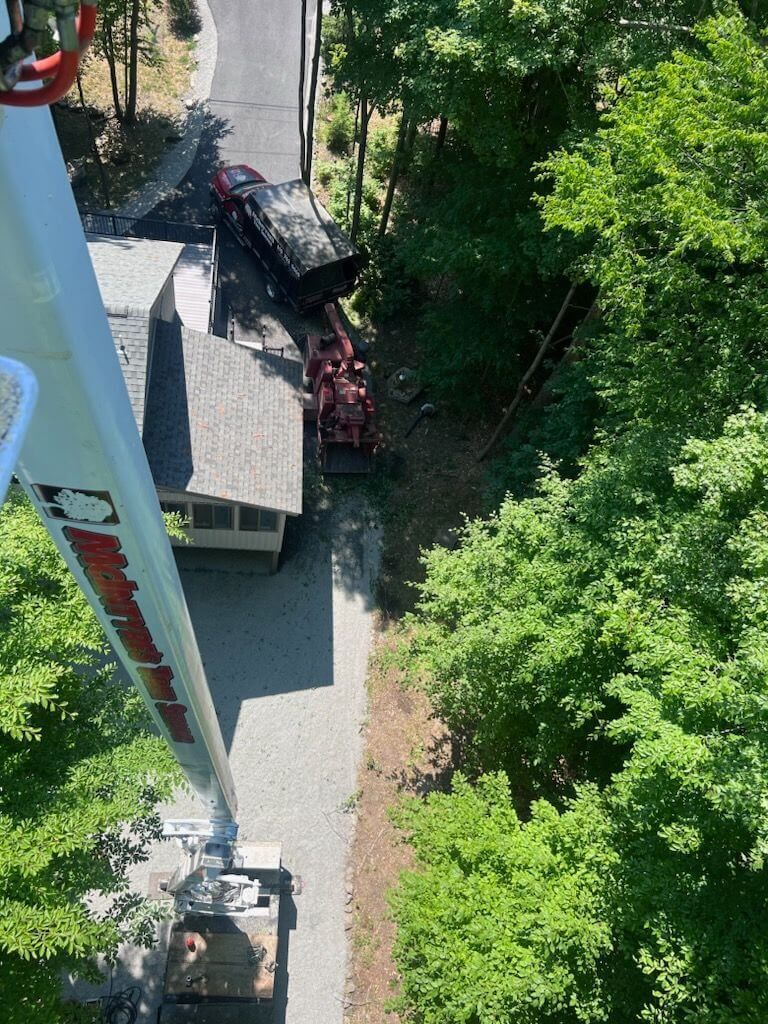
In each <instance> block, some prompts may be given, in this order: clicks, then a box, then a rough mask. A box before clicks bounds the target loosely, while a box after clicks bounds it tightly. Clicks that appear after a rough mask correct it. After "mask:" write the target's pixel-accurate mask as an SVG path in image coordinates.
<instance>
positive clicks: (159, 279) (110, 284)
mask: <svg viewBox="0 0 768 1024" xmlns="http://www.w3.org/2000/svg"><path fill="white" fill-rule="evenodd" d="M86 237H87V239H88V252H89V253H90V257H91V263H93V269H94V271H95V272H96V280H97V281H98V282H99V291H100V292H101V299H102V302H103V303H104V305H105V306H112V305H120V304H121V303H122V304H123V305H125V304H126V303H128V305H130V306H132V307H134V308H136V309H140V310H143V311H144V312H145V313H149V311H150V309H151V308H152V306H153V305H154V302H155V299H157V297H158V295H159V294H160V292H161V291H162V290H163V287H164V285H165V282H166V281H167V280H168V278H169V277H170V276H171V274H172V273H173V268H174V267H175V266H176V261H177V260H178V258H179V256H180V255H181V251H182V249H183V248H184V246H183V245H182V244H181V243H180V242H154V241H150V240H149V239H146V238H123V237H119V238H113V237H111V236H109V235H91V234H89V235H87V236H86Z"/></svg>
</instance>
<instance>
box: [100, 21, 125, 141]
mask: <svg viewBox="0 0 768 1024" xmlns="http://www.w3.org/2000/svg"><path fill="white" fill-rule="evenodd" d="M104 40H105V43H106V45H105V47H104V53H105V56H106V58H107V65H108V67H109V84H110V85H111V86H112V102H113V103H114V105H115V117H116V118H117V120H118V121H122V120H123V107H122V104H121V103H120V89H119V88H118V85H117V68H116V67H115V42H114V39H113V38H112V26H111V25H110V24H109V23H108V22H107V23H105V25H104Z"/></svg>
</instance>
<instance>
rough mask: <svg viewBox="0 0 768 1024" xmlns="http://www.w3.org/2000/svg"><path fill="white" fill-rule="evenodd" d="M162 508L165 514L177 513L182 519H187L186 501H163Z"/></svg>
mask: <svg viewBox="0 0 768 1024" xmlns="http://www.w3.org/2000/svg"><path fill="white" fill-rule="evenodd" d="M160 508H161V509H162V510H163V512H175V513H176V514H177V515H180V516H181V518H182V519H186V518H187V503H186V502H185V501H161V502H160Z"/></svg>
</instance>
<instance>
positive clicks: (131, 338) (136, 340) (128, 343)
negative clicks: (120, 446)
mask: <svg viewBox="0 0 768 1024" xmlns="http://www.w3.org/2000/svg"><path fill="white" fill-rule="evenodd" d="M107 319H108V320H109V327H110V330H111V331H112V337H113V338H114V339H115V349H116V351H117V359H118V362H119V363H120V369H121V370H122V371H123V379H124V380H125V386H126V388H127V389H128V397H129V398H130V400H131V408H132V409H133V415H134V416H135V417H136V424H137V426H138V428H139V434H141V432H142V430H143V429H144V397H145V392H146V385H147V355H148V352H149V329H150V321H149V316H148V315H147V313H145V312H143V311H142V310H141V309H137V308H135V307H133V306H125V305H123V306H119V305H108V306H107Z"/></svg>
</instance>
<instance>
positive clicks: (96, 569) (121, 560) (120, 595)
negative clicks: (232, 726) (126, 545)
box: [62, 526, 195, 743]
mask: <svg viewBox="0 0 768 1024" xmlns="http://www.w3.org/2000/svg"><path fill="white" fill-rule="evenodd" d="M62 533H63V534H64V536H65V537H66V538H67V541H68V542H69V546H70V547H71V548H72V551H73V552H74V554H75V555H76V556H77V560H78V562H79V563H80V565H81V566H82V568H83V572H84V573H85V578H86V579H87V580H88V582H89V583H90V585H91V587H92V589H93V591H94V593H95V594H96V596H97V597H98V599H99V602H100V604H101V606H102V607H103V609H104V611H105V612H106V613H107V615H108V616H109V621H110V623H111V624H112V626H113V627H114V629H115V631H116V633H117V636H118V639H119V640H120V643H121V644H122V646H123V647H124V649H125V651H126V653H127V654H128V657H129V658H130V659H131V661H134V662H136V665H137V666H138V667H137V672H138V674H139V677H140V678H141V680H142V682H143V683H144V685H145V687H146V688H147V692H148V693H149V695H150V697H151V698H152V700H153V701H154V703H155V707H156V708H157V711H158V714H159V715H160V717H161V718H162V720H163V722H164V723H165V725H166V728H167V729H168V732H169V734H170V736H171V738H172V739H173V740H174V741H175V742H176V743H194V742H195V738H194V736H193V735H192V730H191V729H190V728H189V723H188V722H187V717H186V715H187V709H186V707H185V706H184V705H183V704H179V703H177V701H176V692H175V690H174V689H173V686H172V685H171V681H172V680H173V672H172V671H171V669H170V667H169V666H168V665H163V664H161V663H162V661H163V654H162V652H161V651H158V649H157V646H156V645H155V641H154V640H153V639H152V634H151V633H150V631H149V629H148V628H147V624H146V622H145V621H144V616H143V615H142V614H141V609H140V608H139V606H138V604H137V602H136V599H135V597H134V592H135V591H136V590H138V589H139V587H138V584H137V583H136V582H135V581H134V580H131V579H129V578H128V576H127V574H126V571H125V570H126V569H127V568H128V559H127V558H126V557H125V555H124V554H122V546H121V544H120V539H119V537H116V536H114V534H109V533H95V532H93V531H92V530H81V529H78V528H77V527H74V526H65V527H64V528H63V530H62Z"/></svg>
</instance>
